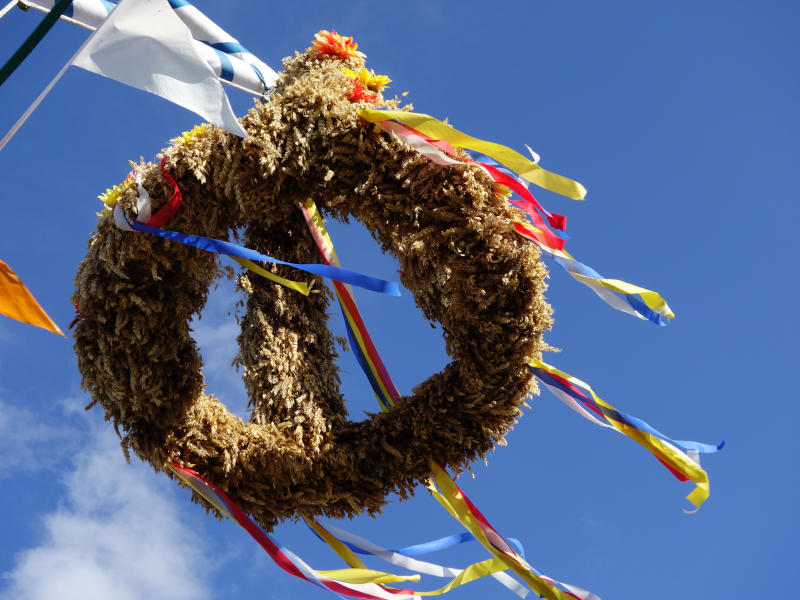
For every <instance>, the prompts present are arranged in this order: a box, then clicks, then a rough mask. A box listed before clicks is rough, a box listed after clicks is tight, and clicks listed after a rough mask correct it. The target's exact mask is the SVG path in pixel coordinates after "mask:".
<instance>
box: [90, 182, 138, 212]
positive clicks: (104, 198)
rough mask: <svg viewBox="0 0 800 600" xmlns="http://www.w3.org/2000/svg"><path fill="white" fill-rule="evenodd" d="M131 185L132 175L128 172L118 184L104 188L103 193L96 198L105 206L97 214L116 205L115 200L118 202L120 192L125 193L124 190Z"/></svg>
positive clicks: (120, 195)
mask: <svg viewBox="0 0 800 600" xmlns="http://www.w3.org/2000/svg"><path fill="white" fill-rule="evenodd" d="M131 185H133V177H132V176H131V175H130V174H129V175H128V176H127V177H126V178H125V181H123V182H122V183H120V184H119V185H115V186H114V187H113V188H111V189H106V191H105V193H103V194H100V195H99V196H98V198H99V199H100V201H101V202H102V203H103V204H105V205H106V206H105V208H103V210H102V212H100V213H99V214H103V213H105V212H108V211H110V210H112V209H113V208H114V207H115V206H116V205H117V202H119V199H120V198H121V197H122V194H124V193H125V190H127V189H128V188H129V187H130V186H131Z"/></svg>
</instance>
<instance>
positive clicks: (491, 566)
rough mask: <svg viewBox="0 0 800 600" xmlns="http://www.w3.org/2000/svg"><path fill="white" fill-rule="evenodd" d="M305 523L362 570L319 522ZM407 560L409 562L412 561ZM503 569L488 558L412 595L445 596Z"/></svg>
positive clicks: (357, 561) (496, 560) (498, 561)
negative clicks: (447, 580)
mask: <svg viewBox="0 0 800 600" xmlns="http://www.w3.org/2000/svg"><path fill="white" fill-rule="evenodd" d="M306 522H307V523H308V526H309V527H311V529H312V530H313V531H314V532H315V533H316V534H317V535H318V536H319V537H320V538H321V539H322V540H323V541H325V542H326V543H327V544H328V545H329V546H330V547H331V548H332V549H333V551H334V552H336V553H337V554H338V555H339V556H340V557H341V558H342V560H344V561H345V562H346V563H347V564H349V565H350V567H351V568H364V563H362V562H361V559H359V558H358V557H357V556H356V555H355V554H354V552H353V550H351V549H350V548H349V547H348V545H347V544H345V543H343V542H342V541H341V540H339V539H337V538H336V537H335V536H333V535H332V534H331V533H330V532H329V531H327V530H326V529H325V528H324V527H323V526H322V524H321V523H319V521H316V520H312V521H308V520H307V521H306ZM339 531H341V530H339ZM408 560H409V561H410V560H412V559H408ZM416 562H417V563H418V564H425V563H421V561H416ZM427 564H428V565H430V566H433V567H437V566H438V565H432V564H431V563H427ZM440 568H441V567H440ZM505 569H506V566H505V564H504V563H503V561H501V560H498V559H496V558H490V559H489V560H484V561H481V562H478V563H474V564H472V565H469V566H468V567H466V568H465V569H451V571H452V572H454V573H455V574H454V575H452V579H451V580H450V581H449V582H448V583H447V584H445V585H444V586H442V587H440V588H439V589H436V590H428V591H420V590H414V593H415V594H417V595H419V596H440V595H442V594H446V593H447V592H449V591H450V590H452V589H454V588H457V587H459V586H462V585H464V584H467V583H471V582H473V581H475V580H476V579H480V578H482V577H485V576H486V575H494V574H496V573H498V572H500V571H503V570H505ZM440 576H446V575H440ZM523 597H524V596H523Z"/></svg>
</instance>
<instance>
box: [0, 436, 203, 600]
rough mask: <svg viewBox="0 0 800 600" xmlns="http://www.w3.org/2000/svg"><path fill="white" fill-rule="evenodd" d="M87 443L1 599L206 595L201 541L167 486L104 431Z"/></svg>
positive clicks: (199, 597)
mask: <svg viewBox="0 0 800 600" xmlns="http://www.w3.org/2000/svg"><path fill="white" fill-rule="evenodd" d="M88 438H89V441H88V443H86V444H85V446H84V447H85V449H84V450H83V451H82V452H81V453H79V454H78V455H77V456H76V459H75V462H74V467H73V469H72V470H71V471H70V472H69V473H68V474H67V475H66V476H65V478H64V485H65V495H64V497H63V499H62V501H61V503H60V506H59V508H58V509H56V510H55V511H54V512H52V513H50V514H47V515H45V516H44V517H43V520H42V531H43V539H42V540H41V543H40V544H39V545H37V546H34V547H31V548H28V549H25V550H22V551H21V552H20V553H19V554H17V557H16V564H15V566H14V568H13V569H12V570H10V571H9V572H7V573H5V574H3V579H4V580H5V581H4V583H5V586H4V587H3V588H2V589H0V600H45V599H47V600H51V599H52V598H60V599H61V600H71V599H72V598H74V599H76V600H78V599H80V600H94V599H97V600H100V599H102V600H107V599H108V598H114V599H115V600H128V599H131V600H133V599H136V600H139V599H141V598H170V599H172V600H182V599H184V598H186V599H189V598H191V599H193V600H202V599H204V598H209V597H211V595H210V592H209V590H208V586H207V583H208V581H207V577H208V575H207V574H208V572H209V566H210V565H209V564H208V563H207V560H206V558H205V556H204V554H203V546H204V544H205V542H204V540H203V539H202V538H201V537H200V536H199V535H198V534H197V533H196V532H195V527H193V525H192V524H187V523H184V522H182V518H181V516H180V514H179V510H178V507H177V505H176V502H175V501H173V500H172V499H170V493H171V492H170V491H169V489H170V488H169V486H170V485H171V483H170V482H168V481H167V479H166V478H165V477H163V476H161V477H157V476H155V475H154V474H153V472H152V471H151V470H150V469H149V468H146V467H145V466H143V465H142V464H140V463H137V464H132V465H128V464H126V463H125V460H124V458H123V455H122V452H121V451H120V448H119V440H118V439H117V438H116V437H115V435H114V434H113V432H112V431H111V429H110V428H109V427H102V426H101V425H99V424H98V425H94V426H91V427H90V431H89V432H88Z"/></svg>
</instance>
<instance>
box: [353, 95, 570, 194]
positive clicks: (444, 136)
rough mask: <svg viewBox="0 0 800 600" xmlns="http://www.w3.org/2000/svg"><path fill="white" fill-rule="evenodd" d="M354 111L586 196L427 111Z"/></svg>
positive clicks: (554, 188)
mask: <svg viewBox="0 0 800 600" xmlns="http://www.w3.org/2000/svg"><path fill="white" fill-rule="evenodd" d="M358 115H359V116H360V117H361V118H362V119H364V120H365V121H367V122H369V123H377V122H380V121H388V120H391V119H395V120H397V121H400V122H401V123H403V124H405V125H408V126H409V127H411V128H412V129H416V130H417V131H419V132H420V133H422V134H424V135H427V136H428V137H431V138H434V139H437V140H447V141H448V142H450V143H451V144H453V145H454V146H458V147H461V148H468V149H470V150H475V151H476V152H481V153H483V154H486V155H487V156H490V157H492V158H493V159H495V160H496V161H497V162H499V163H501V164H503V165H505V166H506V167H508V168H509V169H511V170H512V171H514V172H515V173H517V174H518V175H519V176H520V177H524V178H525V179H527V180H528V181H530V182H531V183H535V184H536V185H538V186H539V187H542V188H544V189H546V190H550V191H551V192H555V193H557V194H561V195H562V196H566V197H567V198H572V199H574V200H583V199H584V198H585V197H586V188H585V187H583V186H582V185H581V184H580V183H578V182H577V181H573V180H572V179H568V178H567V177H564V176H562V175H558V174H556V173H551V172H550V171H547V170H545V169H543V168H542V167H540V166H539V165H537V164H536V163H534V162H533V161H531V160H529V159H527V158H525V157H524V156H523V155H522V154H520V153H519V152H517V151H516V150H512V149H511V148H509V147H507V146H503V145H502V144H497V143H495V142H487V141H485V140H480V139H478V138H474V137H472V136H471V135H467V134H466V133H462V132H460V131H458V130H457V129H454V128H452V127H450V125H446V124H445V123H442V122H441V121H439V120H438V119H435V118H433V117H431V116H430V115H425V114H422V113H413V112H406V111H401V110H373V109H369V108H362V109H361V110H359V111H358Z"/></svg>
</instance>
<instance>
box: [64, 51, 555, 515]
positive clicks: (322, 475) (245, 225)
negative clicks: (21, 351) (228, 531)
mask: <svg viewBox="0 0 800 600" xmlns="http://www.w3.org/2000/svg"><path fill="white" fill-rule="evenodd" d="M356 62H359V61H358V60H357V59H355V58H346V57H344V58H343V57H337V56H321V55H318V54H313V53H312V52H311V51H310V50H309V51H306V53H304V54H298V55H296V56H295V57H294V58H292V59H287V60H286V61H285V62H284V71H283V72H282V73H281V75H280V79H279V81H278V84H277V86H276V88H275V90H274V92H273V94H272V97H271V99H270V101H268V102H264V103H256V106H255V107H254V108H253V109H252V110H250V112H249V113H248V114H247V115H246V116H245V117H244V118H243V119H242V124H243V126H244V127H245V128H246V129H247V131H248V132H249V134H250V137H248V138H246V139H241V138H239V137H236V136H234V135H232V134H229V133H227V132H225V131H223V130H221V129H217V128H215V127H212V126H207V127H204V128H199V129H196V130H195V131H193V132H191V133H190V134H187V135H184V137H183V138H180V139H177V140H175V141H174V145H172V146H171V147H169V148H167V149H165V150H164V152H163V154H164V156H165V157H166V160H165V163H164V167H165V169H166V171H167V172H168V173H169V174H170V175H171V176H172V177H174V179H175V180H176V182H177V185H178V187H179V188H180V190H181V191H182V193H183V203H182V205H181V207H180V209H179V210H178V212H177V213H176V215H175V216H174V217H173V218H172V219H171V220H170V221H169V223H168V225H167V226H166V227H167V228H168V229H170V230H174V231H179V232H186V233H192V234H197V235H202V236H207V237H211V238H217V239H227V238H228V236H229V235H230V232H231V231H242V230H243V231H244V234H243V245H245V246H247V247H249V248H252V249H255V250H258V251H260V252H263V253H265V254H268V255H270V256H273V257H276V258H280V259H282V260H286V261H292V262H297V263H319V262H320V258H319V255H318V253H317V249H316V247H315V244H314V241H313V239H312V236H311V235H309V231H308V228H307V226H306V223H305V221H304V219H303V215H302V214H301V212H300V210H299V209H298V204H299V203H302V202H303V201H305V200H306V199H307V198H313V199H314V200H315V202H316V203H317V205H318V207H319V208H320V210H321V211H322V212H323V213H324V214H326V215H329V216H332V217H334V218H337V219H347V218H348V217H352V218H355V219H358V220H359V221H360V222H361V223H363V224H364V225H365V226H366V227H367V228H368V229H369V230H370V231H371V232H372V233H373V234H374V236H375V238H376V239H377V240H378V241H379V242H380V244H381V246H382V248H383V250H384V251H388V252H390V253H391V254H392V255H393V256H394V257H395V258H396V259H397V261H398V262H399V264H400V270H399V276H400V281H401V282H402V283H403V285H404V286H405V287H406V288H407V289H408V290H410V292H411V293H413V295H414V298H415V299H416V302H417V305H418V306H419V308H420V309H421V310H422V312H423V314H424V315H425V317H426V318H428V319H430V320H432V321H437V322H439V323H440V324H441V326H442V329H443V331H444V337H445V341H446V348H447V352H448V354H449V356H450V357H451V358H452V362H451V363H450V364H449V365H448V366H447V367H446V368H445V369H444V370H443V371H442V372H440V373H436V374H434V375H432V376H431V377H430V378H428V379H427V380H425V381H423V382H422V383H420V384H419V385H418V386H417V387H416V388H415V389H414V393H413V395H411V396H407V397H403V398H401V399H400V401H399V402H398V403H397V405H395V406H394V407H393V408H391V410H388V411H387V412H384V413H380V414H376V415H372V416H370V418H368V419H367V420H366V421H361V422H353V421H349V420H348V418H347V411H346V409H345V405H344V399H343V397H342V395H341V394H340V392H339V389H338V375H337V368H336V366H335V364H334V362H333V359H334V357H335V356H336V353H335V350H334V344H333V337H332V335H331V333H330V332H329V330H328V328H327V323H326V310H327V309H328V306H329V302H330V294H326V293H311V294H309V295H308V296H304V295H302V294H299V293H296V292H294V291H291V290H288V289H286V288H284V287H282V286H280V285H277V284H275V283H273V282H271V281H269V280H267V279H264V278H261V277H259V276H258V275H255V274H252V273H250V272H245V273H244V274H242V275H241V276H240V286H241V287H242V288H243V289H244V290H246V292H247V294H248V296H249V297H248V300H247V312H246V315H245V316H244V317H243V319H242V322H241V326H242V332H241V335H240V336H239V338H238V341H239V346H240V349H241V350H240V354H239V357H238V359H237V360H238V361H239V362H240V364H241V365H242V366H243V377H244V381H245V385H246V388H247V391H248V393H249V397H250V403H251V409H252V411H251V416H250V420H249V422H247V423H245V422H243V421H242V420H241V419H240V418H239V417H237V416H235V415H233V414H231V413H230V412H228V410H227V409H226V407H225V406H224V405H223V404H222V403H221V402H220V401H219V400H218V399H216V398H215V397H213V396H211V395H208V394H206V392H205V385H204V380H203V373H202V366H203V365H202V360H201V358H200V355H199V354H198V350H197V345H196V343H195V341H194V340H193V339H192V336H191V335H190V328H189V322H190V320H191V319H192V318H193V316H195V315H197V314H198V313H199V312H200V311H201V310H202V308H203V305H204V303H205V301H206V298H207V295H208V291H209V286H210V285H211V284H212V283H213V282H214V280H215V278H217V277H218V276H219V275H220V270H221V269H220V267H219V266H218V264H217V261H216V257H215V255H213V254H211V253H208V252H204V251H202V250H198V249H196V248H191V247H188V246H185V245H181V244H178V243H175V242H172V241H168V240H164V239H161V238H158V237H155V236H151V235H148V234H145V233H140V232H130V231H122V230H120V229H119V228H117V227H116V226H115V223H114V219H113V216H112V215H111V214H109V213H108V212H106V213H105V214H103V215H101V217H100V220H99V223H98V226H97V231H96V232H95V233H94V234H93V236H92V238H91V241H90V242H89V253H88V255H87V256H86V258H85V259H84V260H83V262H82V263H81V265H80V267H79V270H78V274H77V276H76V280H75V283H76V291H75V295H74V298H73V302H74V303H75V304H76V305H77V306H78V307H79V311H80V318H78V319H77V321H76V324H75V328H74V337H75V348H76V352H77V355H78V366H79V369H80V371H81V373H82V376H83V385H84V386H85V388H86V389H87V390H88V391H89V393H90V394H91V396H92V398H93V404H94V403H99V404H100V405H101V406H102V407H103V408H104V410H105V412H106V417H107V418H108V419H110V420H111V421H113V423H114V425H115V426H116V427H117V429H118V431H119V432H120V434H121V435H122V439H123V447H124V448H125V449H126V451H127V450H128V449H130V450H133V452H134V453H135V454H136V455H137V456H139V457H141V458H142V459H144V460H147V461H149V462H150V463H151V464H152V465H153V466H154V467H155V468H156V469H158V470H161V469H164V468H165V466H166V465H167V464H168V462H170V461H175V462H177V463H179V464H181V465H184V466H186V467H190V468H192V469H195V470H196V471H198V472H199V473H200V474H201V475H203V476H204V477H205V478H207V479H208V480H210V481H211V482H213V483H214V484H216V485H217V486H219V487H220V488H221V489H222V490H223V491H224V492H225V493H226V494H228V495H229V496H230V497H231V499H233V500H234V501H235V502H237V503H238V504H239V505H240V506H241V507H242V508H243V509H244V510H245V511H246V512H247V513H249V514H250V515H252V516H253V517H254V518H255V519H256V520H257V521H258V522H260V523H261V524H262V525H263V526H264V527H266V528H267V529H271V528H272V527H273V526H274V525H275V524H276V523H277V522H278V521H279V520H282V519H285V518H291V517H297V516H301V515H303V516H310V515H317V514H324V515H328V516H331V517H342V516H346V515H353V514H356V513H359V512H362V511H364V510H366V511H369V512H370V513H374V512H377V511H379V510H380V508H381V506H382V505H383V504H384V503H385V502H386V497H387V495H388V494H390V493H392V492H396V493H398V494H400V495H401V496H403V497H405V496H406V495H407V493H408V492H409V491H410V490H411V489H412V488H413V486H414V485H415V483H416V482H418V481H419V480H421V479H423V478H425V477H426V476H427V475H429V470H430V467H429V459H434V460H436V461H438V462H439V463H441V464H442V465H447V466H449V467H451V468H453V469H455V470H459V469H461V468H464V467H465V466H466V465H467V464H468V462H469V461H471V460H473V459H475V458H477V457H481V456H483V455H484V454H485V453H486V452H487V451H489V450H490V449H492V448H493V447H494V445H495V444H497V443H498V442H502V440H503V436H504V435H505V433H506V432H507V430H508V429H509V427H510V426H511V425H512V424H513V423H514V421H515V420H516V418H517V417H518V416H519V414H520V408H519V407H520V405H522V404H523V403H524V402H525V398H526V397H527V396H528V394H530V393H531V391H533V386H534V384H533V382H532V381H531V377H532V376H531V373H530V371H529V370H528V368H527V366H526V363H527V362H528V361H529V360H530V359H531V358H533V357H535V356H537V355H538V353H539V351H540V350H541V349H542V347H543V342H542V339H541V336H542V331H543V330H544V329H546V328H548V327H549V325H550V308H549V306H548V305H547V303H546V302H545V300H544V297H543V291H544V289H545V284H544V278H545V275H546V271H545V268H544V266H543V265H542V264H541V262H540V261H539V255H538V251H537V249H536V248H535V246H534V245H533V244H530V243H528V242H527V241H525V240H524V239H523V238H521V237H519V236H517V235H516V234H515V232H514V231H513V229H511V227H510V226H509V222H511V221H513V220H515V219H519V218H521V216H520V215H521V213H520V212H519V211H518V210H517V209H515V208H514V207H512V206H510V205H509V204H508V203H507V201H506V198H505V197H504V196H503V194H502V190H499V189H498V188H497V186H496V185H495V184H494V183H493V182H492V181H491V180H490V179H489V177H488V176H486V174H485V173H484V172H482V171H481V170H479V169H477V168H475V167H471V166H468V165H463V166H458V165H457V166H442V165H438V164H434V163H433V162H431V161H430V160H429V159H428V158H426V157H424V156H421V155H419V154H418V153H417V152H415V151H414V150H412V149H411V148H410V147H408V146H406V145H405V144H403V143H401V142H399V141H397V140H395V139H394V138H392V137H390V136H389V135H388V134H386V133H384V132H382V131H380V130H379V129H377V128H376V127H375V126H374V125H371V124H368V123H366V122H364V121H363V120H362V119H360V118H359V116H358V115H357V114H356V109H358V108H360V107H370V108H376V107H396V106H397V101H396V100H395V101H385V100H384V99H383V98H382V96H380V95H379V94H378V95H376V96H375V97H373V98H371V99H368V100H364V99H358V98H355V99H354V98H353V97H352V94H349V92H351V91H352V89H351V85H352V81H351V79H349V78H348V77H347V76H346V75H345V74H343V73H342V69H343V68H345V67H349V68H353V67H356V66H358V65H356V64H355V63H356ZM136 169H137V171H138V172H139V173H141V175H142V180H141V185H142V186H143V188H145V189H146V190H147V191H148V192H149V194H150V196H151V198H152V201H153V210H154V211H156V210H158V208H159V207H160V206H161V205H163V204H164V203H166V202H167V201H168V199H169V198H170V196H171V194H172V192H173V186H172V184H171V183H170V182H168V181H167V180H166V179H165V178H164V176H163V175H162V172H161V169H160V166H159V164H158V163H143V164H140V165H137V166H136ZM137 196H138V192H137V186H136V185H125V186H122V187H121V188H120V191H119V198H118V204H119V206H120V208H121V210H123V211H124V213H125V214H126V215H127V217H128V219H130V220H131V221H133V220H134V219H136V217H137V214H136V210H137V209H136V206H137ZM344 266H345V267H346V266H347V265H344ZM269 269H270V270H272V271H273V272H274V273H277V274H279V275H282V276H284V277H288V278H293V279H298V272H297V271H292V270H291V269H289V268H287V267H276V266H272V267H269ZM321 285H322V284H321V282H315V283H314V287H316V288H317V289H320V288H321ZM386 302H387V310H391V306H390V304H389V303H391V299H387V300H386ZM389 367H390V368H391V365H389ZM196 500H198V501H201V500H200V499H199V498H196Z"/></svg>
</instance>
